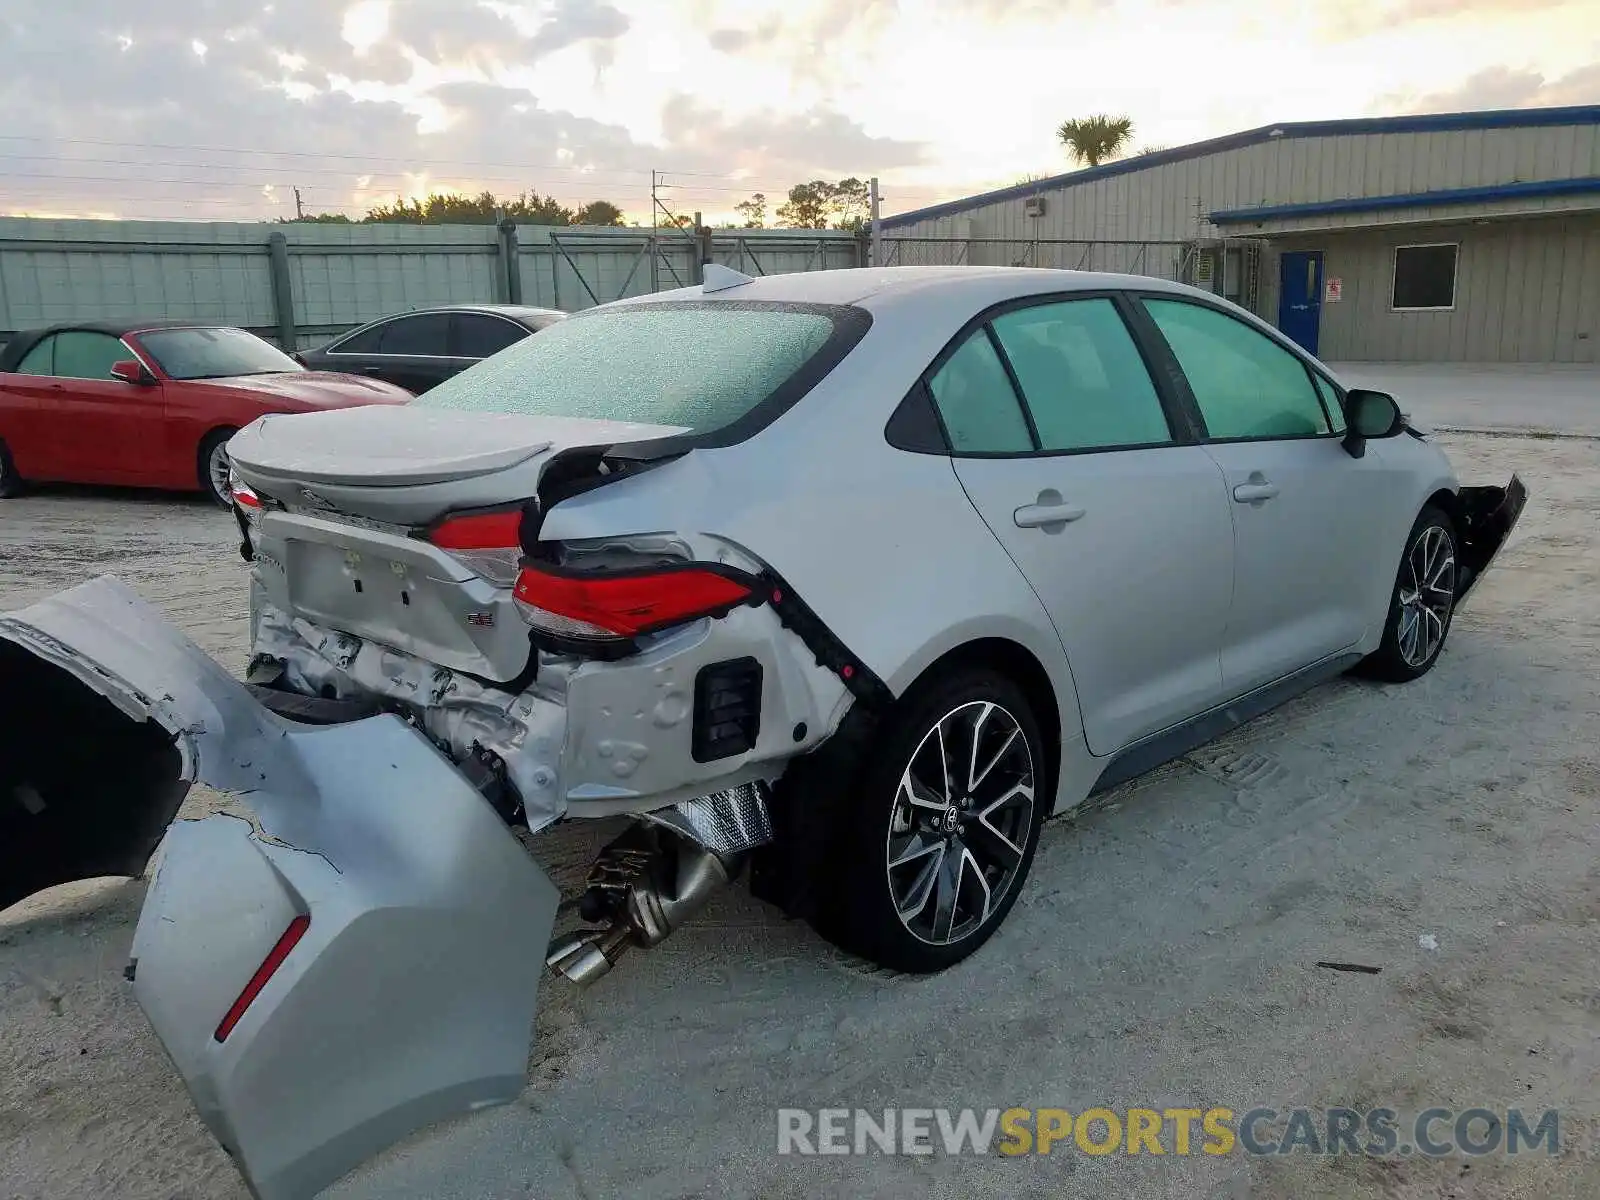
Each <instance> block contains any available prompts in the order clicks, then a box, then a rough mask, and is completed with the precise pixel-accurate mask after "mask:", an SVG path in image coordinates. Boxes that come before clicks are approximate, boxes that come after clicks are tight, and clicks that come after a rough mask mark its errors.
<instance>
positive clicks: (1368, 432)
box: [1344, 388, 1406, 458]
mask: <svg viewBox="0 0 1600 1200" xmlns="http://www.w3.org/2000/svg"><path fill="white" fill-rule="evenodd" d="M1344 414H1345V420H1346V422H1347V423H1348V426H1349V428H1348V430H1347V432H1346V433H1345V436H1344V448H1345V449H1346V450H1348V451H1349V452H1350V457H1351V458H1360V457H1361V456H1362V455H1364V454H1365V453H1366V452H1367V439H1368V438H1392V437H1397V436H1398V435H1399V434H1400V433H1401V431H1402V430H1404V429H1405V427H1406V419H1405V416H1404V415H1403V414H1402V413H1401V412H1400V405H1399V404H1398V403H1396V401H1395V398H1394V397H1393V396H1391V395H1389V394H1388V393H1387V392H1369V391H1367V390H1366V389H1365V388H1352V389H1351V390H1350V391H1348V392H1346V393H1345V397H1344Z"/></svg>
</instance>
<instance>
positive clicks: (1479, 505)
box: [1456, 475, 1528, 604]
mask: <svg viewBox="0 0 1600 1200" xmlns="http://www.w3.org/2000/svg"><path fill="white" fill-rule="evenodd" d="M1456 496H1457V499H1458V500H1459V502H1460V504H1461V517H1462V524H1463V526H1464V528H1463V529H1462V531H1461V552H1460V559H1461V566H1462V569H1463V574H1464V578H1463V580H1462V582H1461V586H1460V588H1459V589H1458V590H1457V593H1456V603H1457V604H1459V603H1460V602H1461V601H1462V600H1465V599H1466V597H1467V594H1468V593H1469V592H1470V591H1471V590H1472V589H1473V587H1474V586H1476V584H1477V582H1478V580H1480V579H1481V578H1483V573H1484V572H1485V571H1487V570H1488V569H1489V565H1490V564H1491V563H1493V562H1494V559H1495V556H1496V555H1497V554H1499V553H1500V549H1501V547H1502V546H1504V545H1505V544H1506V539H1507V538H1509V537H1510V536H1511V531H1512V530H1513V529H1515V528H1516V526H1517V521H1518V519H1519V518H1520V517H1521V516H1522V510H1523V509H1524V508H1526V507H1527V504H1528V488H1527V485H1526V484H1524V483H1523V482H1522V480H1521V478H1520V477H1518V476H1516V475H1512V476H1511V481H1510V482H1509V483H1507V484H1506V486H1505V487H1503V488H1502V487H1464V488H1462V489H1461V490H1460V491H1459V492H1458V493H1457V494H1456Z"/></svg>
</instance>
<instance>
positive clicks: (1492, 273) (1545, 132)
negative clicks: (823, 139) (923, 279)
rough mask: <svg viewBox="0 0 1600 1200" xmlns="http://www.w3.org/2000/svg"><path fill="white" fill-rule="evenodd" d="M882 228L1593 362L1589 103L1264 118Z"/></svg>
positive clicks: (1320, 343)
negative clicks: (1251, 125) (1273, 121)
mask: <svg viewBox="0 0 1600 1200" xmlns="http://www.w3.org/2000/svg"><path fill="white" fill-rule="evenodd" d="M879 233H880V246H879V256H880V261H884V262H888V263H894V262H907V263H909V262H919V261H946V262H949V261H957V262H972V263H1015V264H1029V265H1038V266H1056V267H1085V268H1093V269H1097V270H1121V271H1133V272H1135V273H1142V274H1150V275H1162V276H1166V277H1169V278H1180V279H1183V280H1185V281H1187V282H1191V283H1195V284H1198V285H1200V286H1204V287H1209V288H1211V289H1212V290H1214V291H1217V292H1220V293H1222V294H1224V295H1226V296H1228V297H1229V298H1230V299H1234V300H1237V301H1239V302H1240V303H1242V304H1244V305H1245V306H1246V307H1249V308H1251V309H1253V310H1254V311H1255V312H1257V313H1259V314H1260V315H1262V316H1263V317H1266V318H1267V319H1268V320H1271V321H1274V322H1275V323H1276V324H1277V325H1278V327H1279V328H1281V329H1282V330H1283V331H1284V332H1285V333H1287V334H1289V335H1290V336H1291V337H1293V338H1294V339H1295V340H1296V341H1298V342H1299V343H1300V344H1301V345H1303V346H1305V347H1306V348H1308V349H1310V350H1312V351H1313V352H1315V353H1317V354H1320V355H1321V356H1322V357H1324V358H1326V359H1331V360H1343V361H1362V360H1366V361H1421V362H1547V363H1594V362H1600V106H1591V107H1572V108H1547V109H1526V110H1520V111H1509V112H1476V113H1445V114H1438V115H1429V116H1412V117H1385V118H1374V119H1362V120H1351V121H1319V122H1310V123H1300V124H1288V125H1272V126H1267V127H1264V128H1261V129H1253V130H1250V131H1248V132H1246V133H1238V134H1233V135H1231V136H1228V137H1222V138H1216V139H1214V140H1212V141H1207V142H1198V143H1196V144H1194V145H1190V146H1182V147H1178V148H1176V149H1172V150H1164V151H1157V152H1154V153H1149V154H1144V155H1140V156H1137V157H1134V158H1131V159H1127V160H1124V161H1120V162H1115V163H1111V164H1107V165H1105V166H1100V167H1094V168H1090V169H1088V170H1082V171H1075V172H1073V173H1071V174H1067V175H1059V176H1056V177H1054V178H1051V179H1044V180H1039V181H1036V182H1030V183H1026V184H1019V185H1018V186H1016V187H1010V188H1005V189H1003V190H1000V191H996V192H988V193H985V194H983V195H979V196H973V197H971V198H969V199H965V200H957V201H952V202H950V203H946V204H940V205H937V206H935V207H932V208H924V209H919V210H917V211H914V212H908V213H902V214H899V215H897V216H892V217H886V218H884V219H882V220H881V221H880V223H879Z"/></svg>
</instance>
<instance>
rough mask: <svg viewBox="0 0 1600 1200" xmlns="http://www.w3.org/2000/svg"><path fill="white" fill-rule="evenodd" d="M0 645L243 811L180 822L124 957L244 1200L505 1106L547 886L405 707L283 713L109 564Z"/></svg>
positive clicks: (2, 621) (26, 617)
mask: <svg viewBox="0 0 1600 1200" xmlns="http://www.w3.org/2000/svg"><path fill="white" fill-rule="evenodd" d="M0 641H4V642H9V643H11V646H13V647H20V648H21V650H23V651H26V652H28V654H29V655H30V656H31V658H32V660H34V662H35V663H36V664H37V665H38V667H39V670H40V671H41V672H42V673H49V674H51V675H52V677H54V676H55V675H56V673H61V672H64V673H65V674H66V675H67V676H70V677H71V678H72V679H73V680H76V681H77V683H79V684H81V685H82V687H83V688H84V689H87V690H88V691H89V692H91V693H93V694H94V695H95V696H96V697H103V698H104V700H105V701H106V702H109V704H110V705H113V706H115V709H116V710H117V712H118V713H120V716H121V717H122V718H124V719H125V720H126V722H127V723H128V724H129V725H131V726H133V727H137V728H139V729H141V730H144V731H146V732H149V731H150V730H151V729H152V728H159V730H162V731H165V734H166V736H167V739H168V740H169V741H170V747H171V749H170V750H168V751H167V753H168V761H169V765H170V766H171V767H172V768H173V770H174V773H175V774H176V775H178V776H181V778H182V779H183V780H187V781H190V782H193V781H202V782H205V783H207V784H210V785H212V786H214V787H217V788H220V789H222V790H224V791H228V792H231V793H233V794H234V795H235V797H236V798H237V799H238V800H240V801H241V802H242V803H243V805H244V806H245V807H247V809H248V810H249V816H248V818H246V817H240V816H230V815H217V816H211V817H207V818H205V819H203V820H198V821H182V822H179V823H177V824H176V825H174V826H172V828H171V829H170V830H169V831H168V833H167V835H166V838H165V840H164V841H163V843H162V846H161V849H160V850H159V851H158V857H157V863H158V865H157V870H156V873H155V877H154V880H153V882H152V883H151V886H150V891H149V894H148V896H147V898H146V901H145V907H144V911H143V913H142V915H141V917H140V920H139V925H138V929H137V931H136V933H135V935H134V944H133V959H134V961H133V963H132V964H130V973H131V974H132V975H133V978H134V991H135V994H136V995H137V997H138V999H139V1002H140V1004H141V1006H142V1007H143V1008H144V1010H145V1012H146V1014H147V1015H148V1016H149V1018H150V1021H151V1024H152V1025H153V1026H154V1027H155V1030H156V1033H157V1034H158V1036H159V1037H160V1039H161V1041H162V1043H163V1045H164V1046H165V1047H166V1049H167V1052H168V1053H169V1055H170V1056H171V1058H172V1061H173V1063H174V1065H175V1066H176V1067H177V1068H178V1071H179V1074H180V1075H181V1076H182V1077H183V1080H184V1083H185V1085H186V1086H187V1087H188V1089H189V1091H190V1094H191V1095H192V1096H193V1097H194V1100H195V1103H196V1106H197V1107H198V1109H199V1110H200V1113H201V1115H202V1117H203V1118H204V1119H205V1121H206V1123H207V1125H208V1126H209V1127H210V1128H211V1129H212V1131H213V1132H214V1133H215V1134H216V1135H217V1138H218V1139H219V1141H221V1143H222V1144H223V1146H224V1147H226V1148H227V1150H228V1151H229V1152H230V1153H231V1154H232V1155H233V1156H234V1158H235V1160H236V1162H237V1163H238V1165H239V1168H240V1170H241V1172H242V1173H243V1174H244V1176H245V1179H246V1181H247V1182H248V1184H249V1186H250V1188H251V1190H252V1191H253V1192H254V1194H255V1195H257V1196H258V1197H261V1198H262V1200H289V1198H301V1197H307V1196H310V1195H312V1194H313V1193H315V1192H316V1191H317V1190H319V1189H321V1188H322V1187H324V1186H326V1185H327V1184H329V1183H331V1182H333V1181H334V1180H336V1179H337V1178H338V1177H339V1176H340V1175H342V1174H343V1173H344V1172H346V1171H347V1170H349V1169H350V1168H351V1167H353V1166H355V1165H357V1164H358V1163H360V1162H361V1161H363V1160H364V1159H366V1158H368V1157H370V1156H371V1155H372V1154H375V1153H377V1152H378V1151H379V1150H381V1149H383V1148H385V1147H386V1146H388V1145H389V1144H391V1143H392V1142H394V1141H396V1140H398V1139H399V1138H401V1137H404V1136H405V1135H407V1134H409V1133H411V1132H412V1131H414V1130H416V1129H418V1128H421V1127H422V1126H424V1125H427V1124H430V1123H432V1122H434V1121H436V1120H439V1119H442V1118H445V1117H449V1116H452V1115H455V1114H458V1113H462V1112H466V1111H469V1110H471V1109H474V1108H478V1107H482V1106H485V1105H489V1104H495V1103H503V1102H505V1101H509V1100H511V1099H513V1098H515V1096H516V1095H517V1094H518V1093H519V1092H520V1090H521V1088H522V1086H523V1080H524V1076H525V1072H526V1064H527V1054H528V1048H529V1043H530V1040H531V1037H532V1030H533V1016H534V1007H535V998H536V995H537V990H538V984H539V979H540V977H541V974H542V972H543V968H544V956H545V952H546V949H547V947H548V944H549V940H550V932H551V928H552V926H553V924H554V918H555V909H556V903H557V899H558V895H557V891H556V888H555V887H554V885H552V884H551V883H550V881H549V880H548V879H547V878H546V877H545V876H544V874H543V873H542V872H541V871H540V870H539V868H538V867H537V866H536V865H535V864H534V862H533V861H532V860H531V859H530V858H529V857H528V856H527V854H526V852H525V851H524V850H523V849H522V847H521V845H520V844H519V843H518V842H517V840H516V838H515V836H514V835H513V834H512V833H511V831H510V829H509V828H507V826H506V825H505V823H504V822H503V821H502V820H501V818H500V817H499V816H497V815H496V814H495V812H494V811H493V810H492V809H491V808H490V806H489V805H488V803H487V802H486V801H485V800H484V799H483V798H482V797H481V796H480V795H479V794H478V793H477V792H476V791H475V790H474V789H473V788H472V787H471V786H470V785H469V784H468V783H467V782H466V780H464V779H463V778H462V777H461V775H460V774H459V773H458V772H457V770H456V769H455V767H454V766H453V765H452V764H451V763H450V762H449V761H448V760H447V759H446V758H444V757H443V756H442V755H441V754H439V753H438V751H436V750H435V749H434V748H433V746H432V745H431V744H430V743H429V742H428V741H427V740H426V739H425V738H424V737H423V736H422V735H420V734H419V733H417V732H416V731H415V730H414V729H412V728H411V727H409V726H408V725H406V724H405V723H404V722H403V721H401V720H399V719H398V718H396V717H392V716H380V717H373V718H370V719H367V720H363V721H359V722H355V723H353V724H349V725H341V726H332V727H310V726H297V725H294V724H291V723H289V722H286V721H284V720H282V719H281V718H279V717H277V716H276V715H274V714H273V713H271V712H269V711H267V710H266V709H265V708H263V707H262V706H261V705H260V704H258V703H257V702H256V701H255V699H254V698H253V697H252V696H251V695H250V693H249V692H248V690H247V689H246V688H245V687H244V686H243V685H241V684H240V683H239V682H238V681H236V680H235V679H234V678H233V677H232V676H230V675H229V674H228V673H227V672H226V671H224V670H223V669H222V668H221V667H220V666H218V665H217V664H216V663H215V662H213V661H212V660H211V659H210V658H209V657H207V656H206V655H205V654H204V652H202V651H201V650H200V649H199V648H198V647H197V646H195V645H194V644H193V643H192V642H190V641H189V640H188V639H187V638H185V637H184V636H183V635H182V634H181V633H180V632H179V631H178V630H177V629H176V628H174V627H173V626H172V625H171V624H169V623H168V622H167V621H166V620H165V619H164V618H163V617H161V615H160V614H158V613H157V612H155V611H154V610H153V609H151V608H149V607H148V606H147V605H145V604H144V603H143V602H141V601H140V600H139V599H138V598H137V597H136V596H135V595H134V594H133V593H131V592H130V591H128V590H127V589H126V588H124V587H123V586H122V585H120V584H118V583H116V582H115V581H113V580H109V579H101V580H96V581H94V582H92V583H89V584H85V585H83V586H81V587H78V588H75V589H73V590H72V591H69V592H65V593H62V594H61V595H59V596H55V597H52V598H51V599H50V600H47V601H45V602H44V603H42V604H39V605H36V606H34V607H33V608H30V609H26V610H24V611H22V612H20V613H16V614H13V615H10V616H7V617H5V618H0ZM7 649H8V652H10V653H15V651H13V650H11V648H10V647H8V648H7ZM96 702H97V703H98V701H96ZM72 733H73V731H72V730H71V729H63V730H60V731H58V738H57V743H56V746H55V747H53V748H52V749H53V752H55V753H68V754H70V753H71V748H70V747H71V738H72ZM172 750H175V751H176V755H175V756H173V755H172V754H171V751H172ZM18 774H19V777H21V778H23V779H26V777H27V774H26V772H25V771H19V772H18ZM140 782H141V787H139V788H130V790H129V794H128V795H127V796H126V797H125V799H126V802H127V804H128V806H129V807H130V809H137V810H139V811H141V812H143V813H144V814H145V815H146V816H149V817H150V818H151V820H156V819H160V818H161V817H162V815H163V814H166V815H167V816H170V811H171V805H173V804H175V801H174V800H173V795H174V794H175V793H174V790H173V789H172V788H171V786H170V784H171V782H172V781H171V780H170V779H169V780H168V781H167V782H168V785H169V786H168V787H167V789H166V790H161V789H159V788H149V787H144V786H142V784H143V781H142V780H141V781H140ZM177 794H181V789H179V791H178V793H177ZM52 799H59V801H60V804H57V805H56V806H55V807H56V808H57V809H59V808H60V807H61V806H62V805H66V806H70V805H71V804H72V803H73V801H74V797H73V796H72V795H68V794H63V795H60V796H59V797H52ZM132 824H133V826H134V827H136V828H142V827H143V825H147V824H149V821H144V822H137V821H136V822H133V823H132ZM143 853H148V846H147V845H146V846H145V847H144V851H143ZM141 857H142V855H141V853H140V852H139V849H138V847H136V846H135V847H131V848H130V849H129V850H128V851H127V852H126V854H125V858H126V859H127V861H128V862H129V863H130V864H131V865H134V866H135V869H136V867H137V865H139V864H137V863H135V862H134V860H136V859H140V858H141ZM69 868H70V864H67V865H66V866H64V867H63V869H69ZM61 877H62V878H69V877H71V875H70V873H69V874H67V875H63V876H61ZM3 882H4V881H0V883H3ZM291 929H296V930H298V931H299V936H298V940H296V941H294V942H293V943H292V945H291V946H290V948H289V949H288V951H287V953H286V954H280V953H279V952H278V951H279V949H281V946H282V943H283V942H284V941H286V940H287V939H285V934H286V933H287V932H289V931H290V930H291ZM280 958H281V961H277V962H274V960H277V959H280ZM269 963H272V964H273V965H274V968H275V969H273V970H271V971H270V972H269V971H266V970H265V969H264V965H265V964H269ZM251 992H253V993H254V995H253V999H251V1000H250V1001H249V1003H248V1004H247V1005H246V1006H244V1007H243V1009H242V1012H240V1011H239V1003H238V1002H239V1001H240V999H241V997H242V996H244V995H246V994H248V993H251ZM230 1012H232V1013H233V1015H234V1017H235V1018H236V1019H235V1020H234V1021H233V1022H232V1023H231V1027H229V1028H227V1029H224V1028H223V1027H222V1026H223V1022H224V1019H225V1018H226V1017H229V1015H230Z"/></svg>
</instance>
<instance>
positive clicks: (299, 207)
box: [294, 188, 306, 221]
mask: <svg viewBox="0 0 1600 1200" xmlns="http://www.w3.org/2000/svg"><path fill="white" fill-rule="evenodd" d="M294 219H295V220H296V221H304V220H305V219H306V209H305V205H303V204H301V203H300V189H299V188H295V190H294Z"/></svg>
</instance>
